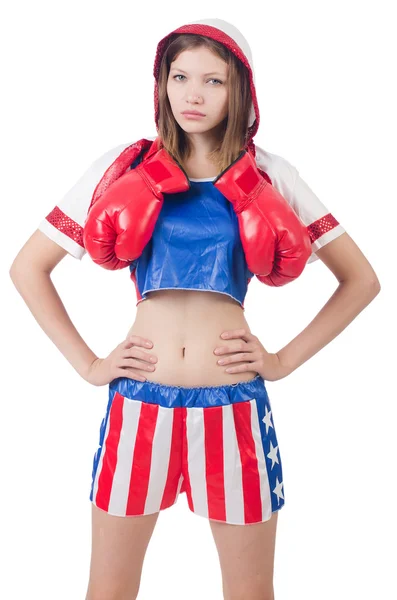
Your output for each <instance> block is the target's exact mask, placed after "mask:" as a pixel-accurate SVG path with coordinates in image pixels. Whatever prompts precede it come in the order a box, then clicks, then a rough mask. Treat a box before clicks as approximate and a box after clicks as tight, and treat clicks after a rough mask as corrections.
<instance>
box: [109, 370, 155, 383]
mask: <svg viewBox="0 0 397 600" xmlns="http://www.w3.org/2000/svg"><path fill="white" fill-rule="evenodd" d="M130 373H131V375H130ZM116 377H128V378H129V379H138V380H139V381H147V380H146V377H144V376H143V375H138V373H136V372H135V371H132V370H131V369H123V368H122V367H120V368H119V369H117V374H116ZM116 377H115V378H116ZM115 378H114V379H115Z"/></svg>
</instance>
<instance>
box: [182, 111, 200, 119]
mask: <svg viewBox="0 0 397 600" xmlns="http://www.w3.org/2000/svg"><path fill="white" fill-rule="evenodd" d="M182 114H183V115H185V116H190V117H205V115H204V114H203V113H201V112H198V111H197V110H184V111H183V113H182Z"/></svg>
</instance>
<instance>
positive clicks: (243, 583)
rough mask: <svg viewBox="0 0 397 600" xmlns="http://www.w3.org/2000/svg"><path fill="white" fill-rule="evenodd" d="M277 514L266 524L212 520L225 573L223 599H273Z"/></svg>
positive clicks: (213, 532)
mask: <svg viewBox="0 0 397 600" xmlns="http://www.w3.org/2000/svg"><path fill="white" fill-rule="evenodd" d="M277 518H278V512H277V511H275V512H273V513H272V516H271V518H270V519H269V520H268V521H264V522H263V523H254V524H251V525H231V524H230V523H222V522H218V521H214V520H212V519H211V520H210V521H209V523H210V526H211V531H212V535H213V537H214V541H215V544H216V547H217V550H218V555H219V561H220V566H221V570H222V582H223V594H224V600H274V591H273V569H274V552H275V542H276V529H277Z"/></svg>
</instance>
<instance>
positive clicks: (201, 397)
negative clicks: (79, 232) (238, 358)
mask: <svg viewBox="0 0 397 600" xmlns="http://www.w3.org/2000/svg"><path fill="white" fill-rule="evenodd" d="M116 392H118V393H119V394H121V395H122V396H124V397H125V398H129V399H131V400H140V401H143V402H148V403H151V404H159V405H160V406H164V407H168V408H171V407H173V408H175V407H178V406H181V407H182V406H183V407H192V406H197V407H208V406H222V405H226V404H231V403H234V402H244V401H246V400H252V399H254V398H255V397H256V396H263V395H266V396H267V392H266V387H265V382H264V379H263V377H262V376H261V375H259V373H258V374H257V375H256V376H255V377H254V378H253V379H249V380H248V381H238V382H237V383H230V384H224V385H203V386H194V387H188V386H183V385H169V384H166V383H160V382H157V381H150V380H146V381H139V380H137V379H131V378H129V377H118V378H116V379H113V380H112V381H111V382H110V383H109V394H110V395H114V394H115V393H116Z"/></svg>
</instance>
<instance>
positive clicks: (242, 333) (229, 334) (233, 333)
mask: <svg viewBox="0 0 397 600" xmlns="http://www.w3.org/2000/svg"><path fill="white" fill-rule="evenodd" d="M220 337H221V338H222V339H228V340H231V339H233V338H238V337H239V338H242V339H243V340H245V341H246V342H248V340H252V339H253V338H254V336H253V334H252V333H251V332H250V331H248V330H247V329H230V330H227V331H224V332H223V333H221V336H220Z"/></svg>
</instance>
